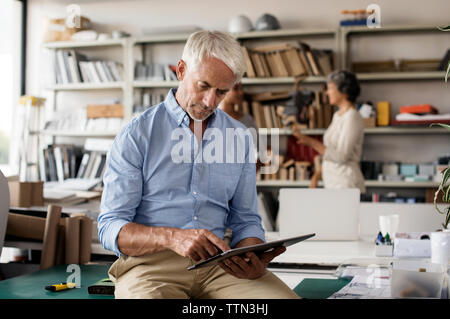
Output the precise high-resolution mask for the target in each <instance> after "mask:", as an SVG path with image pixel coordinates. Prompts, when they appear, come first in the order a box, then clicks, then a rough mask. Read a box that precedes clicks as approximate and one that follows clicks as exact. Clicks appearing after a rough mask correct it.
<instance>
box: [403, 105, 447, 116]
mask: <svg viewBox="0 0 450 319" xmlns="http://www.w3.org/2000/svg"><path fill="white" fill-rule="evenodd" d="M400 113H411V114H438V113H439V112H438V110H436V109H435V108H434V107H433V106H432V105H430V104H417V105H408V106H400Z"/></svg>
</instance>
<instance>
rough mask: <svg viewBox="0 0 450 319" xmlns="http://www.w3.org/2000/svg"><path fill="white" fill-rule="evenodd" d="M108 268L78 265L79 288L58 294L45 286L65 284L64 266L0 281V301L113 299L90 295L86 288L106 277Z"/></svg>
mask: <svg viewBox="0 0 450 319" xmlns="http://www.w3.org/2000/svg"><path fill="white" fill-rule="evenodd" d="M108 269H109V266H104V265H80V270H81V272H80V273H81V288H78V289H77V288H73V289H68V290H64V291H59V292H51V291H47V290H45V289H44V288H45V286H48V285H51V284H57V283H60V282H66V281H67V277H68V276H70V274H71V273H68V272H66V270H67V266H66V265H58V266H54V267H52V268H48V269H45V270H39V271H36V272H34V273H31V274H28V275H23V276H19V277H14V278H11V279H6V280H3V281H0V299H114V296H105V295H90V294H89V293H88V286H90V285H92V284H94V283H96V282H97V281H99V280H101V279H103V278H107V277H108Z"/></svg>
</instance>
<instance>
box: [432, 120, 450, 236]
mask: <svg viewBox="0 0 450 319" xmlns="http://www.w3.org/2000/svg"><path fill="white" fill-rule="evenodd" d="M437 125H440V126H442V127H444V128H446V129H448V130H450V125H446V124H437ZM441 174H442V181H441V183H440V184H439V187H438V190H437V191H436V193H434V207H435V208H436V211H437V212H438V213H440V214H444V215H445V219H444V222H443V223H442V226H443V227H444V229H448V227H449V223H450V166H447V168H445V169H444V170H442V172H441ZM441 192H442V200H443V202H444V203H447V204H448V205H447V206H446V207H444V208H442V209H441V208H439V206H438V204H437V199H438V196H439V193H441Z"/></svg>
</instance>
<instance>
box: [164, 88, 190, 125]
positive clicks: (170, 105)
mask: <svg viewBox="0 0 450 319" xmlns="http://www.w3.org/2000/svg"><path fill="white" fill-rule="evenodd" d="M176 92H177V89H170V91H169V93H168V94H167V97H166V99H165V100H164V105H165V106H166V110H167V112H168V113H169V114H170V116H172V118H173V119H174V120H175V122H177V125H178V126H180V125H181V123H182V122H183V121H185V122H186V124H189V116H188V115H187V113H186V112H185V111H184V110H183V108H182V107H181V106H180V104H178V102H177V100H176V98H175V93H176Z"/></svg>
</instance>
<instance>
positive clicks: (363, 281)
mask: <svg viewBox="0 0 450 319" xmlns="http://www.w3.org/2000/svg"><path fill="white" fill-rule="evenodd" d="M342 277H346V278H349V277H353V279H352V280H351V281H350V282H349V283H348V284H347V285H346V286H345V287H343V288H342V289H341V290H339V291H337V292H336V293H334V294H333V295H331V296H330V297H329V298H328V299H379V298H390V297H391V288H390V279H389V270H388V269H387V268H382V267H354V266H351V267H347V268H346V269H344V271H343V272H342Z"/></svg>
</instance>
